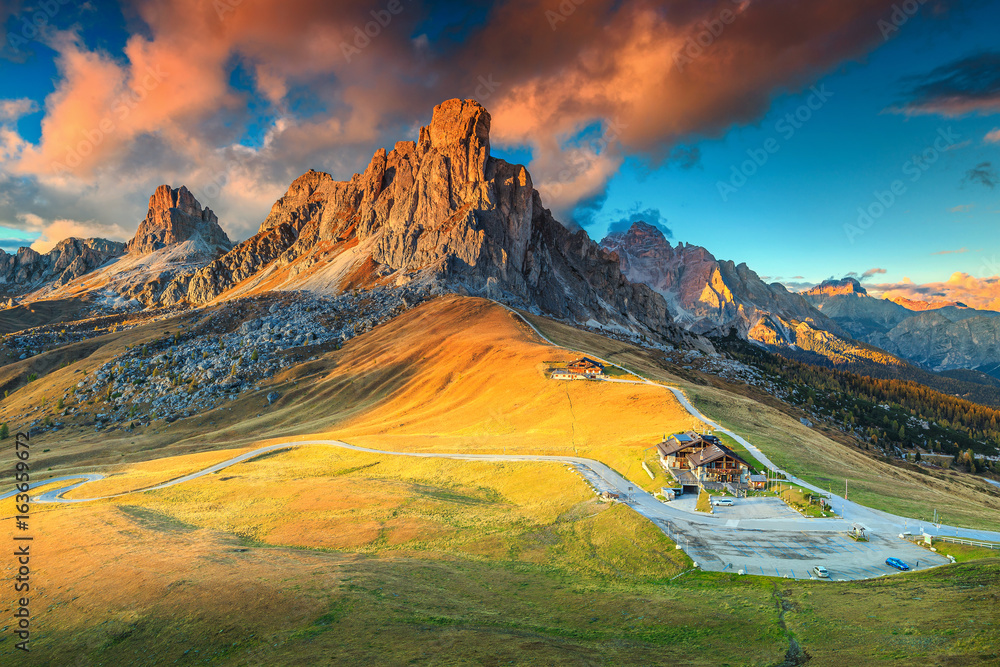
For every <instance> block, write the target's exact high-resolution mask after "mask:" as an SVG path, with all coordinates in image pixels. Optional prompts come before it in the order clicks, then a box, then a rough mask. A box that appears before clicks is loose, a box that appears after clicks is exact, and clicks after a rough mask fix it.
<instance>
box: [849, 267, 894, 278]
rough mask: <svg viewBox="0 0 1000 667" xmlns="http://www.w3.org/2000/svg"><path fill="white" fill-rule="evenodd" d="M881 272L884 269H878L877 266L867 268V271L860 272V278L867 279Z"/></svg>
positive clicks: (883, 271) (884, 271)
mask: <svg viewBox="0 0 1000 667" xmlns="http://www.w3.org/2000/svg"><path fill="white" fill-rule="evenodd" d="M883 273H886V270H885V269H879V268H872V269H868V270H867V271H865V272H864V273H862V274H861V280H868V279H869V278H871V277H872V276H877V275H880V274H883ZM855 275H857V274H855Z"/></svg>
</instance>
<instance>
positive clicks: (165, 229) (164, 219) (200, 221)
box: [127, 185, 233, 255]
mask: <svg viewBox="0 0 1000 667" xmlns="http://www.w3.org/2000/svg"><path fill="white" fill-rule="evenodd" d="M184 241H192V242H194V244H195V245H197V246H199V247H203V248H204V250H205V252H206V253H208V254H218V253H220V252H228V251H229V250H230V249H231V248H232V247H233V244H232V242H231V241H230V240H229V237H228V236H226V233H225V232H224V231H223V230H222V227H220V226H219V219H218V218H217V217H216V215H215V213H213V212H212V209H210V208H207V207H206V208H202V206H201V204H200V203H199V202H198V200H197V199H195V198H194V195H192V194H191V192H190V191H188V189H187V188H186V187H184V186H183V185H182V186H181V187H179V188H177V189H176V190H175V189H173V188H171V187H170V186H169V185H161V186H160V187H158V188H156V192H154V193H153V196H152V197H150V198H149V211H148V212H147V213H146V218H145V219H144V220H143V221H142V222H141V223H139V229H138V230H137V231H136V233H135V236H134V237H132V240H131V241H129V242H128V247H127V252H128V253H129V254H132V255H142V254H148V253H151V252H156V251H157V250H160V249H162V248H165V247H167V246H169V245H175V244H177V243H183V242H184Z"/></svg>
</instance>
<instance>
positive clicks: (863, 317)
mask: <svg viewBox="0 0 1000 667" xmlns="http://www.w3.org/2000/svg"><path fill="white" fill-rule="evenodd" d="M803 296H804V297H805V298H806V300H807V301H809V302H810V303H812V304H813V305H815V306H816V308H818V309H819V310H820V311H821V312H822V313H823V314H824V315H826V316H828V317H830V318H831V319H833V320H834V321H836V322H837V323H838V324H839V325H840V326H842V327H843V328H844V329H845V330H846V331H848V332H849V333H850V335H851V336H852V337H854V338H855V339H857V340H860V341H863V342H865V343H868V344H870V345H875V346H877V347H880V348H882V349H883V350H886V351H887V352H890V353H892V354H895V355H898V356H900V357H902V358H904V359H908V360H909V361H912V362H914V363H916V364H918V365H920V366H923V367H924V368H927V369H929V370H933V371H947V370H954V369H961V368H968V369H972V370H981V371H983V372H985V373H988V374H990V375H993V376H994V377H1000V371H998V368H1000V313H997V312H994V311H988V310H976V309H975V308H968V307H966V306H965V305H964V304H960V303H957V302H948V301H942V302H938V303H939V305H937V307H934V306H935V304H933V303H926V302H914V301H910V300H908V299H907V300H902V301H900V300H889V299H880V298H876V297H873V296H870V295H869V294H868V292H867V290H865V288H864V287H862V286H861V285H860V283H858V281H856V280H854V279H853V278H845V279H843V280H838V281H826V282H824V283H821V284H820V285H817V286H816V287H814V288H812V289H810V290H807V291H806V292H804V293H803ZM911 305H913V306H914V307H912V308H911V307H910V306H911Z"/></svg>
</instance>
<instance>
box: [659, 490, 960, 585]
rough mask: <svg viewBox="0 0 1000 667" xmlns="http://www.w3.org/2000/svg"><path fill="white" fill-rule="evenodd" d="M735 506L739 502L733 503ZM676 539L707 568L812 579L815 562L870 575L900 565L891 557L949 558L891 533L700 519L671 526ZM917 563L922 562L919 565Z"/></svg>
mask: <svg viewBox="0 0 1000 667" xmlns="http://www.w3.org/2000/svg"><path fill="white" fill-rule="evenodd" d="M734 507H735V506H734ZM672 528H673V530H674V533H675V535H676V539H678V540H679V543H680V544H681V545H682V547H683V548H684V550H685V551H686V552H687V553H688V554H689V555H690V556H691V557H692V558H693V559H694V560H695V561H696V562H697V563H698V565H699V567H701V568H702V569H704V570H708V571H713V572H739V571H741V570H742V571H743V572H744V573H745V574H758V575H765V576H775V577H790V578H792V579H809V578H813V575H812V574H811V571H812V568H813V566H815V565H823V566H824V567H826V568H827V569H828V570H829V571H830V579H831V580H833V581H837V580H845V581H847V580H853V579H870V578H872V577H878V576H881V575H884V574H893V573H896V572H897V570H895V569H893V568H891V567H889V566H888V565H886V564H885V559H886V558H888V557H890V556H895V557H896V558H900V559H902V560H903V561H904V562H905V563H906V564H907V565H909V566H910V567H911V568H912V569H925V568H927V567H931V566H934V565H941V564H944V563H946V562H948V560H947V559H946V558H945V557H944V556H941V555H939V554H936V553H932V552H930V551H927V550H925V549H923V548H922V547H919V546H916V545H914V544H911V543H909V542H906V541H904V540H901V539H899V538H898V537H896V536H895V535H893V536H881V535H873V536H871V539H870V541H868V542H855V541H854V540H852V539H851V538H849V537H847V535H846V534H843V533H836V532H823V531H802V530H799V531H775V530H767V531H764V530H753V529H750V530H747V529H739V528H721V527H709V526H705V525H698V524H693V523H692V524H687V525H683V526H678V525H677V524H676V523H675V522H674V523H673V525H672ZM918 563H919V565H918Z"/></svg>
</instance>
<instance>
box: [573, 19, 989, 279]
mask: <svg viewBox="0 0 1000 667" xmlns="http://www.w3.org/2000/svg"><path fill="white" fill-rule="evenodd" d="M957 22H958V23H959V24H960V29H951V30H941V26H940V24H938V23H927V22H920V21H916V20H915V21H913V22H910V23H908V24H907V25H905V26H903V27H902V29H901V30H900V34H899V35H898V37H897V38H896V39H893V40H890V41H888V42H887V43H886V44H885V45H883V46H881V47H879V48H878V49H876V50H875V51H874V52H872V53H871V54H870V56H869V57H868V58H867V59H866V61H865V62H857V63H854V62H849V63H845V64H844V65H843V66H842V67H840V68H838V70H837V71H836V72H834V73H832V74H829V75H827V76H825V77H823V78H821V79H820V80H819V81H817V84H816V85H817V87H819V88H822V89H824V90H826V91H829V92H830V93H832V95H831V96H830V98H829V100H828V101H827V102H826V103H824V104H823V105H822V106H821V107H820V108H819V109H818V110H816V111H814V112H813V113H812V117H811V118H810V119H809V120H808V121H806V122H804V123H802V127H801V128H800V129H798V130H795V132H794V134H793V135H792V136H791V137H789V138H786V137H787V135H788V131H787V130H785V132H780V131H778V130H776V128H775V125H776V123H778V122H779V121H780V120H781V119H783V118H784V117H785V115H786V114H788V113H790V112H792V113H794V111H795V110H796V109H797V108H799V107H801V106H802V105H803V104H804V103H805V102H806V101H807V100H808V98H809V97H810V95H811V94H812V93H811V92H810V91H809V90H807V91H806V92H805V93H801V94H793V95H781V96H778V97H776V98H775V100H774V103H773V105H772V107H771V109H770V111H769V112H768V114H767V115H766V117H764V118H763V119H761V121H760V122H758V123H754V124H752V125H747V126H734V127H733V128H732V129H731V130H730V131H728V132H727V133H726V134H725V136H723V137H722V138H719V139H711V140H704V141H700V142H697V143H696V144H694V145H695V146H696V147H697V148H698V149H700V151H701V160H700V162H699V163H698V164H697V165H696V166H695V167H693V168H690V169H682V168H679V167H677V166H676V165H670V164H668V165H667V166H665V167H662V168H659V169H656V170H654V171H650V170H649V168H648V166H646V165H645V164H643V162H642V161H639V160H630V161H629V162H628V163H627V164H626V165H625V167H624V168H623V169H622V170H621V172H620V173H619V174H617V175H616V176H615V177H614V179H612V181H611V186H610V188H609V192H608V199H607V202H606V203H605V205H604V208H603V210H602V211H601V213H599V214H598V215H597V216H596V219H597V224H595V225H594V227H593V228H592V229H591V230H590V232H591V235H592V236H596V237H600V236H601V235H602V234H603V233H604V231H605V229H606V227H607V225H608V224H609V223H611V222H613V221H614V220H616V219H618V218H619V217H620V216H619V215H617V213H616V212H617V211H621V210H627V209H629V208H633V207H635V205H636V203H639V204H640V206H639V207H640V208H643V209H645V208H655V209H658V210H659V211H660V212H661V214H662V215H663V216H664V217H665V218H666V225H667V227H668V228H669V229H670V230H671V231H672V232H673V239H674V240H676V241H683V242H687V243H693V244H695V245H702V246H705V247H707V248H708V249H709V250H710V251H711V252H712V253H713V254H715V255H716V257H719V258H723V259H732V260H734V261H736V262H741V261H743V262H746V263H747V264H748V265H749V266H750V267H751V268H753V269H754V270H755V271H757V272H758V273H759V274H760V275H762V276H771V277H775V278H777V277H782V278H784V279H788V280H791V279H792V278H793V277H795V276H803V277H804V279H805V280H807V281H813V282H815V281H820V280H823V279H825V278H828V277H831V276H836V277H841V276H843V275H845V274H847V273H848V272H852V271H853V272H858V273H861V272H863V271H865V270H868V269H870V268H873V267H879V268H884V269H886V271H887V273H886V274H884V275H883V276H881V278H882V279H884V280H886V281H898V280H901V279H902V278H903V277H904V276H907V277H910V278H911V279H913V280H914V281H916V282H929V281H936V280H943V279H945V278H947V277H948V276H949V275H951V274H952V273H953V272H955V271H965V272H970V273H975V272H976V271H977V270H978V269H979V267H980V264H981V263H982V259H981V256H982V253H984V252H985V253H988V254H989V255H992V254H993V252H994V251H995V249H996V248H997V247H998V246H1000V225H998V224H997V223H998V222H1000V189H998V188H990V187H987V186H984V185H982V184H977V183H969V182H964V180H963V179H964V176H965V174H966V172H967V171H968V170H969V169H970V168H972V167H974V166H975V165H977V164H980V163H982V162H988V161H992V164H993V165H994V166H995V167H1000V143H993V144H990V143H986V142H985V141H984V137H985V135H986V134H987V133H988V132H989V131H991V130H993V129H995V128H997V127H998V126H1000V117H998V115H996V114H992V115H978V114H970V115H965V116H961V117H957V118H948V117H942V116H938V115H913V116H908V115H904V114H899V113H889V112H886V110H887V109H889V108H891V107H893V106H895V105H897V104H899V102H900V100H901V98H902V95H903V92H904V86H903V84H902V83H901V79H903V78H904V77H906V76H910V75H913V76H920V75H923V74H925V73H927V72H928V71H930V70H932V69H934V68H935V67H937V66H938V65H941V64H942V63H947V62H951V61H954V60H958V59H961V58H963V57H965V56H969V55H972V54H975V53H979V52H982V51H987V50H990V49H991V48H994V49H995V48H996V47H997V46H998V44H1000V42H998V37H997V32H996V30H997V26H1000V4H992V5H983V6H981V7H978V8H973V9H970V10H969V13H968V14H967V15H965V16H962V17H960V18H959V19H958V20H957ZM942 128H952V130H953V131H954V132H955V133H957V134H958V135H960V139H959V142H958V143H959V144H961V146H960V147H958V148H955V149H954V150H951V151H947V152H946V153H945V154H943V155H942V157H941V158H940V159H939V160H938V161H936V162H935V163H934V164H933V165H930V166H929V168H928V170H927V171H926V172H923V175H922V176H921V177H920V179H919V180H917V181H916V182H914V183H911V182H910V180H909V179H910V176H908V175H903V174H902V173H901V170H902V168H903V165H904V164H905V163H906V162H907V161H908V160H910V158H911V156H912V155H913V154H916V153H920V152H922V151H923V150H924V149H926V148H927V147H928V146H930V145H932V144H933V141H934V140H935V138H936V137H937V132H938V130H939V129H942ZM793 129H794V128H793ZM771 138H773V139H775V140H776V141H777V143H778V145H779V149H778V151H777V152H776V153H774V154H772V155H769V156H768V160H767V162H766V163H765V164H764V165H763V166H761V167H759V168H758V169H757V172H756V173H755V174H754V175H753V176H751V177H749V178H748V179H747V182H746V184H745V185H743V186H742V187H740V188H739V189H737V191H736V192H734V193H729V192H727V193H726V194H727V200H726V201H724V200H723V196H721V195H720V193H719V188H718V183H719V181H723V182H728V181H729V179H730V178H731V175H732V168H733V165H740V164H741V163H743V162H744V161H746V160H747V159H748V158H749V156H748V155H747V151H748V150H752V151H760V149H761V148H762V146H763V144H764V142H765V141H767V140H768V139H771ZM896 179H902V180H904V181H905V182H906V183H907V184H908V186H909V187H908V190H907V192H905V193H904V194H903V195H902V196H901V197H900V198H899V199H898V201H897V202H895V203H894V204H893V206H892V207H890V208H889V209H888V210H887V211H886V212H885V214H884V215H883V216H882V217H880V218H879V219H878V220H877V221H876V222H875V224H874V225H872V226H871V227H870V228H869V229H868V230H865V233H864V234H863V235H861V236H856V237H855V238H854V240H853V243H852V242H851V238H850V236H849V235H848V234H847V233H846V232H845V231H844V224H845V223H853V222H855V220H856V218H857V217H858V213H857V208H858V207H867V206H868V205H869V204H871V203H872V202H873V201H874V200H875V197H874V195H875V192H876V191H884V190H886V189H887V188H888V187H889V185H890V184H891V182H892V181H893V180H896ZM957 207H963V208H964V207H970V208H968V210H962V211H960V212H956V211H953V210H952V209H955V208H957ZM962 248H966V249H967V250H968V252H965V253H950V254H934V253H939V252H942V251H953V250H960V249H962Z"/></svg>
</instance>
